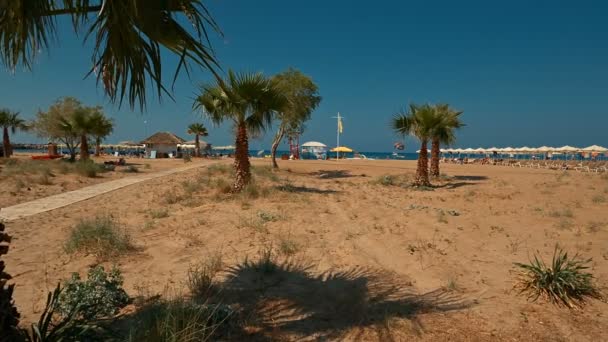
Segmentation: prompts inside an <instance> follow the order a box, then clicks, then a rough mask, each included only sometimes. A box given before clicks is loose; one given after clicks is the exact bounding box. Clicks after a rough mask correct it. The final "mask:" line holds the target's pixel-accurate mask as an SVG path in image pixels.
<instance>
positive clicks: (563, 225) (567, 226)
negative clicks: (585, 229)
mask: <svg viewBox="0 0 608 342" xmlns="http://www.w3.org/2000/svg"><path fill="white" fill-rule="evenodd" d="M573 226H574V223H572V221H570V220H568V219H565V218H562V219H560V220H559V222H558V223H557V228H558V229H561V230H571V229H572V227H573Z"/></svg>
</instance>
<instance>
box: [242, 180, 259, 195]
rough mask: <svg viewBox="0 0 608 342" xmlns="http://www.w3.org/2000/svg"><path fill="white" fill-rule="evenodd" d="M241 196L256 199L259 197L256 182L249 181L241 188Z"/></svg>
mask: <svg viewBox="0 0 608 342" xmlns="http://www.w3.org/2000/svg"><path fill="white" fill-rule="evenodd" d="M241 196H242V197H243V198H245V199H256V198H258V197H260V187H259V186H258V185H257V183H256V182H250V183H249V184H247V185H245V188H243V191H242V192H241Z"/></svg>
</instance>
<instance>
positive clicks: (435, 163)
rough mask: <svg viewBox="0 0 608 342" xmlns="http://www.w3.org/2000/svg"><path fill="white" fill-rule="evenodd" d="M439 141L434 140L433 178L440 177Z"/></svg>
mask: <svg viewBox="0 0 608 342" xmlns="http://www.w3.org/2000/svg"><path fill="white" fill-rule="evenodd" d="M439 148H440V145H439V139H433V142H432V145H431V177H439V152H440V149H439Z"/></svg>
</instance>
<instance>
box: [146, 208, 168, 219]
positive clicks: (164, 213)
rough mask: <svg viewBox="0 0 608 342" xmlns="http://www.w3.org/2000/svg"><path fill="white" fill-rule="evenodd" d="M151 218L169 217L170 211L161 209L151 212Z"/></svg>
mask: <svg viewBox="0 0 608 342" xmlns="http://www.w3.org/2000/svg"><path fill="white" fill-rule="evenodd" d="M150 217H151V218H153V219H161V218H165V217H169V210H168V209H167V208H161V209H158V210H150Z"/></svg>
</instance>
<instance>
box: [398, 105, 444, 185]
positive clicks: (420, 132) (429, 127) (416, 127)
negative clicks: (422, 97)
mask: <svg viewBox="0 0 608 342" xmlns="http://www.w3.org/2000/svg"><path fill="white" fill-rule="evenodd" d="M437 122H438V115H437V114H436V109H435V108H434V107H433V106H431V105H428V104H425V105H422V106H417V105H414V104H411V105H410V110H409V112H405V111H402V112H400V113H397V114H396V115H395V116H394V117H393V120H392V122H391V126H392V128H393V130H395V132H397V133H398V134H402V135H408V134H410V135H413V136H415V137H416V138H418V140H420V153H419V154H418V165H417V166H416V178H415V180H414V185H416V186H431V182H430V181H429V170H428V151H427V145H428V142H429V140H430V139H431V138H432V136H433V131H434V129H435V127H436V126H437Z"/></svg>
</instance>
